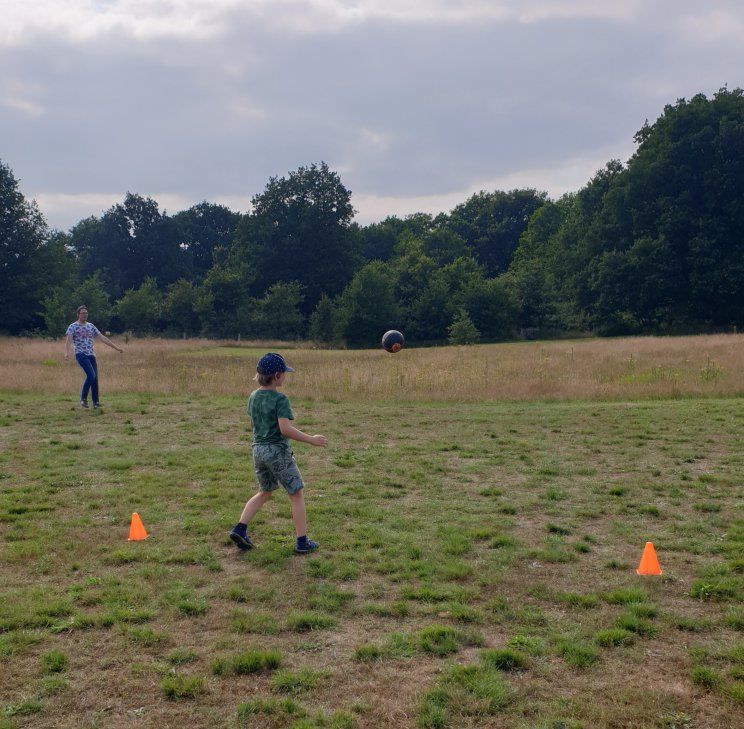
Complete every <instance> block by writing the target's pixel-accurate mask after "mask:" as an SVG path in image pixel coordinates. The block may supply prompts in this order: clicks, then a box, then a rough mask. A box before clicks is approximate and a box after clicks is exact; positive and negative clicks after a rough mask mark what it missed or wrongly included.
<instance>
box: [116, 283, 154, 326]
mask: <svg viewBox="0 0 744 729" xmlns="http://www.w3.org/2000/svg"><path fill="white" fill-rule="evenodd" d="M162 301H163V297H162V294H161V293H160V291H158V284H157V282H156V281H155V279H154V278H152V277H150V278H146V279H145V280H144V281H143V282H142V285H141V286H139V287H138V288H136V289H129V291H127V292H126V293H125V294H124V296H122V297H121V299H119V301H117V302H116V314H117V316H118V317H119V319H120V320H121V322H122V324H123V326H124V329H125V330H127V331H130V332H134V333H135V334H152V332H153V331H154V329H155V327H156V325H157V323H158V320H159V319H160V310H161V307H162Z"/></svg>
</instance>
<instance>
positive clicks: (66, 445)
mask: <svg viewBox="0 0 744 729" xmlns="http://www.w3.org/2000/svg"><path fill="white" fill-rule="evenodd" d="M287 392H288V394H289V395H290V397H291V396H292V393H291V388H289V389H288V391H287ZM106 402H107V407H106V409H105V411H104V412H102V413H97V412H81V411H79V410H77V409H76V408H75V407H74V399H73V398H67V397H60V396H51V397H42V396H40V395H26V394H17V393H13V394H7V393H6V394H0V674H2V676H3V680H2V681H0V721H1V722H4V724H2V723H0V726H6V725H7V726H9V727H13V728H16V729H17V728H20V727H31V726H52V725H54V726H63V727H64V726H70V727H71V726H76V727H91V728H92V727H95V726H112V727H117V726H132V725H134V724H135V721H140V722H145V725H147V726H163V725H166V724H168V725H175V724H178V723H180V724H183V725H188V726H205V727H206V726H209V727H225V728H227V727H235V726H239V727H247V728H253V727H295V728H299V729H301V728H302V727H321V726H325V727H333V726H335V727H358V728H361V727H382V726H400V727H465V728H468V727H479V726H490V725H493V726H503V727H509V728H512V729H535V728H537V727H557V726H566V727H568V726H570V727H584V728H585V729H589V728H592V729H594V728H595V727H603V726H608V727H609V726H629V727H630V726H639V727H640V726H644V727H668V726H670V725H671V724H670V722H673V721H676V722H677V723H678V724H679V725H680V726H683V725H684V722H687V724H688V725H689V726H694V725H696V724H699V725H701V726H703V725H710V726H714V725H715V726H736V722H737V721H739V720H740V717H741V712H742V710H743V709H744V648H743V647H742V646H743V645H744V643H743V641H744V566H743V565H744V563H743V562H742V553H744V512H743V507H744V495H743V492H742V488H741V484H742V483H743V482H744V455H743V454H742V452H741V449H740V442H741V432H742V426H743V425H744V408H742V401H741V400H738V399H719V400H714V399H702V400H692V399H681V400H666V401H664V402H654V401H643V402H614V403H602V402H567V403H540V402H534V403H529V402H517V403H475V404H473V403H467V404H453V403H446V404H445V403H436V402H432V403H423V404H422V403H405V402H401V403H394V402H387V401H386V402H367V403H358V402H357V403H344V402H332V403H331V402H320V401H315V400H302V399H294V400H293V406H294V410H295V415H296V417H297V425H298V426H299V427H300V428H302V429H303V430H306V431H309V432H320V433H324V434H325V435H326V436H328V438H329V441H330V443H329V446H328V448H327V449H312V448H310V447H307V446H303V445H301V444H297V445H296V446H295V452H296V456H297V460H298V462H299V465H300V468H301V470H302V472H303V475H304V477H305V480H306V482H307V490H306V499H307V505H308V518H309V525H310V534H311V535H312V536H313V537H314V538H316V539H317V540H318V541H320V543H321V545H322V546H321V550H320V551H319V552H318V553H317V554H313V555H310V556H309V557H298V556H297V555H295V554H294V552H293V548H292V547H293V542H292V536H293V526H292V519H291V513H290V509H289V503H288V500H287V498H286V496H284V495H283V494H278V495H277V497H276V498H275V499H274V500H273V501H272V502H271V503H270V504H268V505H267V506H266V507H265V508H264V510H263V511H262V512H261V513H260V514H259V515H258V517H257V518H256V519H255V521H254V523H253V524H252V525H251V529H250V533H251V535H252V537H253V538H254V540H255V542H256V545H257V546H256V549H255V550H252V551H250V552H247V553H240V552H238V551H237V550H236V549H235V548H234V545H232V543H231V542H230V541H229V539H228V538H227V533H228V531H229V529H230V528H231V526H232V525H233V524H234V523H235V521H236V520H237V517H238V516H239V514H240V511H241V508H242V505H243V503H244V502H245V500H246V499H247V498H248V497H250V495H252V493H253V492H254V490H255V486H254V481H253V475H252V468H251V464H250V460H249V459H250V438H249V433H248V432H247V424H246V420H245V415H244V399H243V398H242V397H233V398H228V397H220V398H216V397H215V398H207V397H192V396H189V397H175V396H147V395H112V396H111V397H109V398H107V401H106ZM135 511H136V512H137V513H139V515H140V516H141V518H142V519H143V522H144V524H145V527H146V529H147V530H148V532H149V537H148V539H147V540H145V541H142V542H128V541H127V536H128V528H129V520H130V517H131V514H132V513H133V512H135ZM647 541H652V542H654V544H655V547H656V550H657V554H658V556H659V559H660V561H661V566H662V569H663V575H662V576H661V577H659V578H642V577H639V576H637V575H636V573H635V567H636V565H637V564H638V561H639V560H640V556H641V553H642V550H643V546H644V544H645V543H646V542H647ZM112 687H115V691H114V689H113V688H112ZM680 687H683V688H684V690H680ZM112 697H113V698H112ZM703 698H704V700H702V699H703ZM132 712H136V713H132Z"/></svg>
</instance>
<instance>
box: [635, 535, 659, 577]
mask: <svg viewBox="0 0 744 729" xmlns="http://www.w3.org/2000/svg"><path fill="white" fill-rule="evenodd" d="M636 572H637V573H638V574H639V575H660V574H661V566H660V565H659V560H658V559H657V558H656V550H655V549H654V544H653V542H646V546H645V548H644V550H643V556H642V557H641V562H640V564H639V565H638V569H637V570H636Z"/></svg>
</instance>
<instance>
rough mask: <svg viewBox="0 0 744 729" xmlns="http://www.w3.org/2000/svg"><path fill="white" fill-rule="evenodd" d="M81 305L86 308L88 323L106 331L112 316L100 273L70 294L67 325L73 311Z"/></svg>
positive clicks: (71, 318)
mask: <svg viewBox="0 0 744 729" xmlns="http://www.w3.org/2000/svg"><path fill="white" fill-rule="evenodd" d="M81 304H85V306H87V307H88V314H89V319H90V321H91V322H92V323H93V324H95V325H96V326H97V327H98V328H99V329H100V330H101V331H103V330H105V329H108V327H109V325H110V323H111V317H112V316H113V306H112V304H111V298H110V296H109V294H108V292H107V291H106V288H105V286H104V284H103V281H102V280H101V274H100V272H96V273H94V274H93V275H92V276H89V277H88V278H86V279H85V280H84V281H82V282H81V283H80V284H79V285H78V286H77V287H75V289H74V290H73V291H72V294H70V298H69V300H68V323H69V321H72V320H73V319H74V316H75V310H76V309H77V307H78V306H80V305H81Z"/></svg>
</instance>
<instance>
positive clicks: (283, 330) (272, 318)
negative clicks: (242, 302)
mask: <svg viewBox="0 0 744 729" xmlns="http://www.w3.org/2000/svg"><path fill="white" fill-rule="evenodd" d="M302 299H303V294H302V284H300V283H299V282H297V281H290V282H289V283H284V282H280V283H276V284H274V285H273V286H270V287H269V290H268V291H267V292H266V295H265V296H264V297H263V298H261V299H259V300H258V301H256V302H255V305H254V307H253V309H252V311H251V314H250V316H249V321H250V334H251V336H252V337H260V338H265V339H299V338H300V337H301V336H302V335H303V334H304V331H305V317H304V316H303V315H302V311H301V309H302Z"/></svg>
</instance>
